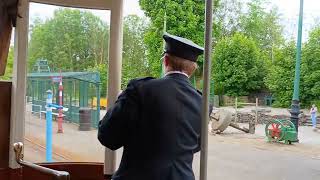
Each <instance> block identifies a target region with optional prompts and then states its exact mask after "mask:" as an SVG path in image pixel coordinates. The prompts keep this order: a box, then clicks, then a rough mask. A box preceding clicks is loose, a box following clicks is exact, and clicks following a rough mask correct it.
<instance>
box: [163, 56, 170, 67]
mask: <svg viewBox="0 0 320 180" xmlns="http://www.w3.org/2000/svg"><path fill="white" fill-rule="evenodd" d="M163 63H164V66H165V67H167V66H169V57H168V56H167V55H165V56H164V58H163Z"/></svg>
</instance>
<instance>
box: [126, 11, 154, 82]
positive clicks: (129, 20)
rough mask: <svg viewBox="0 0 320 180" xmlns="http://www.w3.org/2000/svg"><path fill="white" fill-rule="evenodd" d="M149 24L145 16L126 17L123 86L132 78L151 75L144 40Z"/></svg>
mask: <svg viewBox="0 0 320 180" xmlns="http://www.w3.org/2000/svg"><path fill="white" fill-rule="evenodd" d="M148 25H149V24H148V22H146V20H145V19H144V18H140V17H138V16H136V15H129V16H127V17H125V18H124V27H123V41H124V43H123V64H122V81H121V87H122V88H125V87H126V85H127V84H128V82H129V81H130V79H133V78H138V77H144V76H150V69H151V68H150V65H149V63H148V60H147V53H146V51H147V47H146V45H145V43H144V41H143V38H144V35H145V32H146V30H147V28H148Z"/></svg>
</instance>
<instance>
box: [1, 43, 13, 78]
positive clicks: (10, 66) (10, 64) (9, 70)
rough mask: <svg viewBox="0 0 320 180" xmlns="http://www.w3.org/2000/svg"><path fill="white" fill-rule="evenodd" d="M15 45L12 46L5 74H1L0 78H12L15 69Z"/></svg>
mask: <svg viewBox="0 0 320 180" xmlns="http://www.w3.org/2000/svg"><path fill="white" fill-rule="evenodd" d="M13 58H14V57H13V47H10V49H9V54H8V58H7V66H6V72H5V73H4V75H3V76H0V80H10V79H11V77H12V71H13Z"/></svg>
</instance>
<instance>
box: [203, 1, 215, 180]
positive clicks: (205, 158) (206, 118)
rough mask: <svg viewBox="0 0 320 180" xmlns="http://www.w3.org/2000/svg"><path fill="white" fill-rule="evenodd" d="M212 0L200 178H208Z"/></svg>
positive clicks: (208, 10)
mask: <svg viewBox="0 0 320 180" xmlns="http://www.w3.org/2000/svg"><path fill="white" fill-rule="evenodd" d="M212 6H213V4H212V0H206V31H205V51H204V59H205V62H204V66H203V72H204V76H203V77H204V81H203V82H204V83H203V101H202V125H201V155H200V180H207V163H208V123H209V96H210V74H211V50H212V14H213V13H212V10H213V7H212Z"/></svg>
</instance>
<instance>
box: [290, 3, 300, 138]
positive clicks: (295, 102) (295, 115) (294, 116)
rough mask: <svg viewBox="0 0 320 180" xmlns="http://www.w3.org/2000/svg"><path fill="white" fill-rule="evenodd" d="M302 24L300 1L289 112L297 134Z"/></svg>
mask: <svg viewBox="0 0 320 180" xmlns="http://www.w3.org/2000/svg"><path fill="white" fill-rule="evenodd" d="M302 22H303V0H300V12H299V25H298V39H297V54H296V68H295V77H294V91H293V98H292V104H291V111H290V113H291V121H292V123H293V124H294V125H295V127H296V130H297V132H298V126H299V114H300V104H299V85H300V63H301V44H302Z"/></svg>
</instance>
